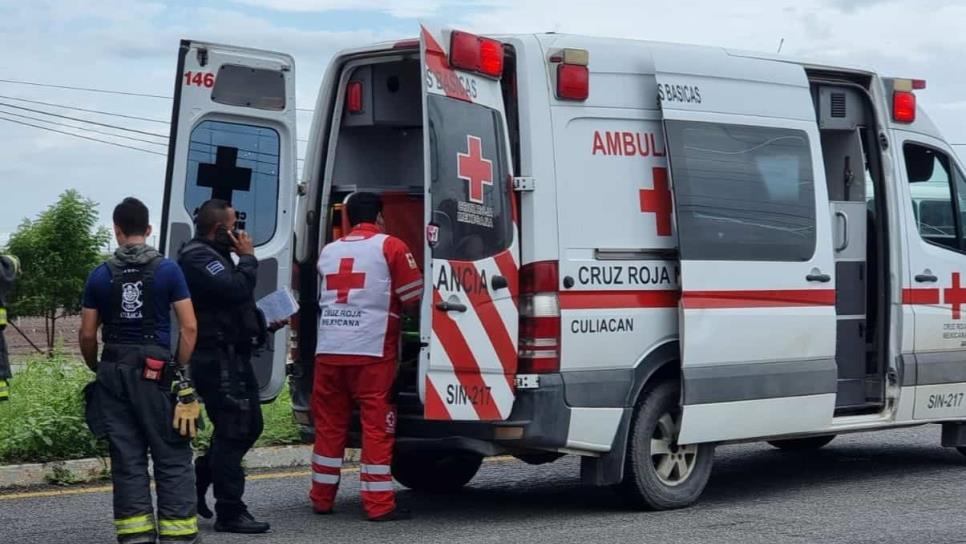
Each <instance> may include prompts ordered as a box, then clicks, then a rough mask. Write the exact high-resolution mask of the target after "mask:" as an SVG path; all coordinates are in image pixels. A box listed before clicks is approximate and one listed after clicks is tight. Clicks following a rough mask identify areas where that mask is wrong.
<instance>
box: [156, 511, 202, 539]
mask: <svg viewBox="0 0 966 544" xmlns="http://www.w3.org/2000/svg"><path fill="white" fill-rule="evenodd" d="M158 528H159V529H160V531H159V533H160V534H161V536H188V535H193V534H195V533H197V532H198V517H197V516H192V517H190V518H184V519H162V520H159V521H158Z"/></svg>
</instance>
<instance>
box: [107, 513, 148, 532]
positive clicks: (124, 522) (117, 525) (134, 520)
mask: <svg viewBox="0 0 966 544" xmlns="http://www.w3.org/2000/svg"><path fill="white" fill-rule="evenodd" d="M114 530H115V532H117V536H126V535H136V534H140V533H153V532H154V516H153V515H151V514H142V515H140V516H131V517H129V518H124V519H116V520H114Z"/></svg>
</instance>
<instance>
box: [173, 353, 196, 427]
mask: <svg viewBox="0 0 966 544" xmlns="http://www.w3.org/2000/svg"><path fill="white" fill-rule="evenodd" d="M171 390H172V392H173V393H174V394H175V396H176V397H177V399H178V402H177V404H175V405H174V421H172V423H171V424H172V426H173V427H174V428H175V429H177V430H178V434H180V435H181V436H184V437H186V438H187V437H191V438H194V437H196V436H198V418H199V417H201V404H200V403H198V395H197V394H195V388H194V386H193V385H192V384H191V380H189V379H188V377H187V376H185V375H184V370H183V369H180V368H179V369H177V370H176V371H175V377H174V381H173V382H172V383H171Z"/></svg>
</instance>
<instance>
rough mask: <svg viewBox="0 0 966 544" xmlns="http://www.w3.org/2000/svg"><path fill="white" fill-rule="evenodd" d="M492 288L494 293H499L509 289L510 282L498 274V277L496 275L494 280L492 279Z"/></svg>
mask: <svg viewBox="0 0 966 544" xmlns="http://www.w3.org/2000/svg"><path fill="white" fill-rule="evenodd" d="M490 286H491V287H492V288H493V290H494V291H499V290H500V289H506V288H507V287H509V286H510V282H509V281H507V279H506V278H505V277H503V276H500V275H499V274H497V275H494V276H493V277H492V278H490Z"/></svg>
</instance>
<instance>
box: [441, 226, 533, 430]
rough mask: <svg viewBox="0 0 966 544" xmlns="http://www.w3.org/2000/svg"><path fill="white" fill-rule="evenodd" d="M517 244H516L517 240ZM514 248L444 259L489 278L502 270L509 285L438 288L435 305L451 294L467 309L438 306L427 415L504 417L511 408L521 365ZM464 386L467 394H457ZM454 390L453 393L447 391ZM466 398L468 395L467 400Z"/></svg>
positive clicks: (452, 417)
mask: <svg viewBox="0 0 966 544" xmlns="http://www.w3.org/2000/svg"><path fill="white" fill-rule="evenodd" d="M514 246H515V244H514ZM515 253H516V251H515V247H511V248H510V249H509V250H507V251H505V252H503V253H501V254H499V255H497V256H495V257H491V258H488V259H483V260H480V261H477V262H474V263H468V262H455V261H452V262H446V261H440V262H439V265H440V266H448V267H451V268H452V270H454V271H456V272H455V274H456V275H457V276H462V274H460V272H459V271H461V270H465V269H467V268H472V269H473V273H474V274H476V275H482V274H484V273H485V275H486V277H487V279H488V280H491V279H492V278H493V276H496V275H499V276H503V277H505V278H506V279H507V281H508V283H509V287H508V288H506V289H500V290H498V291H496V292H494V291H493V290H492V289H491V288H490V286H487V287H488V289H486V290H483V289H477V290H472V292H470V293H467V292H466V291H454V292H446V291H439V290H434V293H433V295H434V299H435V300H434V305H435V303H437V302H440V301H442V300H448V299H449V298H450V297H452V296H456V297H457V298H459V300H460V303H462V304H464V305H465V306H466V307H467V310H466V312H462V313H454V312H450V313H444V312H436V311H434V316H433V336H432V344H431V347H430V353H431V361H430V365H429V372H428V374H427V380H426V396H427V399H426V417H427V418H429V419H458V420H490V421H492V420H503V419H506V418H508V417H509V415H510V412H511V410H512V409H513V400H514V390H513V389H514V383H513V378H514V376H515V374H516V367H517V328H518V312H517V307H516V305H517V301H516V297H517V294H518V293H517V282H518V268H519V265H518V263H517V261H516V258H515V257H514V255H515ZM453 391H465V393H466V396H460V395H453V394H452V392H453ZM447 393H450V394H447ZM467 397H468V399H467Z"/></svg>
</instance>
